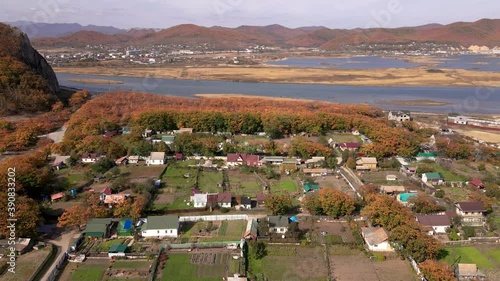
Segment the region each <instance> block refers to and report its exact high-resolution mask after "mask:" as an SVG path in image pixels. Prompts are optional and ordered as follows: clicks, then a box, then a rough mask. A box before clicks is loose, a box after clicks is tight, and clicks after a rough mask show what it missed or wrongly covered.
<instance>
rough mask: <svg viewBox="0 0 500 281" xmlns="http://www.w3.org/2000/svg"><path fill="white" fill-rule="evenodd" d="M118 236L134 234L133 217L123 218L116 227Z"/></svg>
mask: <svg viewBox="0 0 500 281" xmlns="http://www.w3.org/2000/svg"><path fill="white" fill-rule="evenodd" d="M116 234H117V235H118V236H134V224H133V222H132V220H131V219H121V220H120V221H119V222H118V226H117V227H116Z"/></svg>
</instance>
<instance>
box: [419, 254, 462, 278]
mask: <svg viewBox="0 0 500 281" xmlns="http://www.w3.org/2000/svg"><path fill="white" fill-rule="evenodd" d="M418 267H419V268H420V271H421V272H422V274H423V275H424V277H425V279H427V280H428V281H455V280H457V279H456V278H455V276H454V275H453V271H452V269H451V267H450V266H449V265H448V264H447V263H446V262H439V261H436V260H432V259H429V260H426V261H424V262H421V263H420V264H419V265H418Z"/></svg>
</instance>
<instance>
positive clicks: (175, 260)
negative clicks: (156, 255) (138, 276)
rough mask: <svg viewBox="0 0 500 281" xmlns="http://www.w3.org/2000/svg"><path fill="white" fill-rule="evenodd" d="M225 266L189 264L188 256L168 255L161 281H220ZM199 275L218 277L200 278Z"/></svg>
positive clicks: (189, 256) (189, 258) (189, 257)
mask: <svg viewBox="0 0 500 281" xmlns="http://www.w3.org/2000/svg"><path fill="white" fill-rule="evenodd" d="M224 268H225V264H215V265H199V264H192V263H191V255H189V254H172V255H169V257H168V260H167V262H166V264H165V268H164V269H163V272H162V278H161V280H162V281H188V280H190V281H220V280H222V277H224V275H225V273H224ZM200 275H202V276H203V275H205V276H209V275H219V276H218V277H213V276H210V277H201V276H200Z"/></svg>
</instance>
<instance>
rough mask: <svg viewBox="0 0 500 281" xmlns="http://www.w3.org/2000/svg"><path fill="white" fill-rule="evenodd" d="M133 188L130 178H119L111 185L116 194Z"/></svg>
mask: <svg viewBox="0 0 500 281" xmlns="http://www.w3.org/2000/svg"><path fill="white" fill-rule="evenodd" d="M130 187H132V183H131V182H130V179H129V178H126V177H119V178H117V179H116V180H115V181H113V183H112V184H111V190H113V191H114V192H121V191H124V190H126V189H128V188H130Z"/></svg>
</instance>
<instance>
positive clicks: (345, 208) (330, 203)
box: [319, 188, 355, 218]
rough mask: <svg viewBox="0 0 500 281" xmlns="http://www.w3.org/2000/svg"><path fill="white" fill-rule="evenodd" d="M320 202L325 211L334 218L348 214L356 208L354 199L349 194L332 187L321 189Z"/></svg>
mask: <svg viewBox="0 0 500 281" xmlns="http://www.w3.org/2000/svg"><path fill="white" fill-rule="evenodd" d="M319 202H320V203H321V209H322V210H323V212H324V213H325V214H326V215H328V216H331V217H334V218H339V217H341V216H348V215H350V214H351V213H352V212H353V211H354V209H355V207H354V200H353V199H352V198H351V197H350V196H349V195H347V194H346V193H344V192H342V191H339V190H336V189H332V188H323V189H320V190H319Z"/></svg>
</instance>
